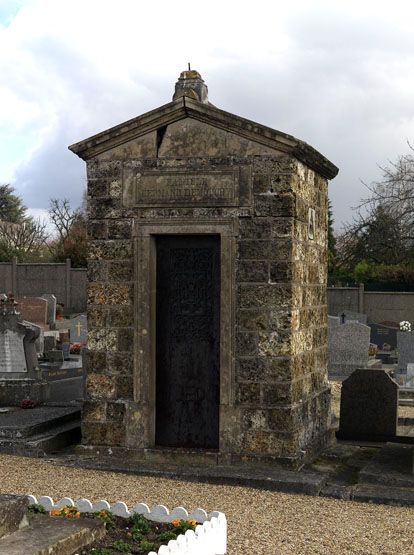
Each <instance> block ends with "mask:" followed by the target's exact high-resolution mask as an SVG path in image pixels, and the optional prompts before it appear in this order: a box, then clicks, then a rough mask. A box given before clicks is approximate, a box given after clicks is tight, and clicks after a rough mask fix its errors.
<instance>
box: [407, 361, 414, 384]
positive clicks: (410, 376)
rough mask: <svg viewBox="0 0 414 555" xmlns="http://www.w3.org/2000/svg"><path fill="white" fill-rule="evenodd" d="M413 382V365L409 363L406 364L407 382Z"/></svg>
mask: <svg viewBox="0 0 414 555" xmlns="http://www.w3.org/2000/svg"><path fill="white" fill-rule="evenodd" d="M412 381H414V363H413V362H409V363H408V364H407V382H412Z"/></svg>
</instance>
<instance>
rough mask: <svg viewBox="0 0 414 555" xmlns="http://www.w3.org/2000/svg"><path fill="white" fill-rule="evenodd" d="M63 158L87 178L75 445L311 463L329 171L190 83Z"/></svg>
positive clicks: (321, 410)
mask: <svg viewBox="0 0 414 555" xmlns="http://www.w3.org/2000/svg"><path fill="white" fill-rule="evenodd" d="M237 94H239V93H238V92H237ZM70 149H71V150H72V151H73V152H75V153H76V154H77V155H78V156H80V157H81V158H82V159H84V160H86V161H87V172H88V214H89V216H88V236H89V239H90V245H89V247H90V248H89V251H90V253H91V257H90V260H89V262H88V276H89V277H88V279H89V284H88V335H89V337H88V348H89V349H90V353H89V356H88V370H87V372H88V376H87V402H86V403H85V407H84V411H83V424H82V431H83V442H84V443H85V444H87V445H92V446H94V445H95V446H96V445H106V446H117V447H119V448H124V449H130V450H134V452H135V453H136V456H137V457H138V456H149V453H150V451H148V450H153V449H158V448H160V449H161V451H160V452H157V453H158V454H157V455H156V456H157V457H158V458H160V457H161V458H164V457H165V458H167V457H168V453H176V452H177V449H179V450H180V451H179V452H180V453H181V455H180V456H182V457H188V460H192V456H193V455H192V449H194V448H196V449H197V455H196V456H197V457H198V460H201V459H203V456H205V457H207V458H206V460H210V461H211V460H215V461H216V462H218V461H221V462H226V463H231V462H237V461H249V460H250V461H257V460H270V461H273V460H278V461H286V462H290V463H293V464H300V461H301V460H302V459H307V458H309V457H311V456H312V453H314V452H316V451H317V450H318V449H320V448H321V447H322V446H323V445H324V444H325V443H326V441H327V438H328V426H329V420H330V391H329V387H328V384H327V367H326V330H327V322H326V312H327V308H326V304H327V303H326V261H327V227H326V222H327V201H328V197H327V180H328V179H332V178H333V177H334V176H335V175H336V173H337V171H338V170H337V168H336V167H335V166H334V165H333V164H331V163H330V162H329V161H328V160H327V159H326V158H324V157H323V156H322V155H321V154H319V153H318V152H317V151H316V150H314V149H313V148H312V147H310V146H308V145H307V144H306V143H304V142H302V141H300V140H298V139H295V138H294V137H292V136H289V135H286V134H285V133H281V132H279V131H275V130H272V129H270V128H268V127H265V126H262V125H259V124H257V123H254V122H252V121H247V120H245V119H243V118H239V117H238V116H235V115H233V114H230V113H228V112H224V111H222V110H220V109H218V108H216V107H214V106H213V105H212V104H210V102H209V101H208V95H207V87H206V85H205V83H204V81H203V80H202V78H201V77H200V75H199V74H198V73H197V72H196V71H185V72H183V73H182V74H181V76H180V78H179V81H178V83H177V86H176V91H175V94H174V97H173V101H172V102H170V103H168V104H166V105H165V106H162V107H160V108H158V109H156V110H153V111H151V112H149V113H147V114H144V115H142V116H139V117H137V118H135V119H133V120H130V121H129V122H126V123H125V124H121V125H119V126H117V127H114V128H112V129H109V130H107V131H104V132H103V133H100V134H98V135H95V136H94V137H92V138H90V139H86V140H85V141H82V142H80V143H78V144H76V145H72V146H71V147H70ZM72 340H73V338H72ZM200 450H201V451H200ZM151 452H153V451H151ZM203 453H204V455H203ZM145 454H146V455H145ZM171 456H172V454H171ZM194 456H195V455H194ZM181 460H183V459H181Z"/></svg>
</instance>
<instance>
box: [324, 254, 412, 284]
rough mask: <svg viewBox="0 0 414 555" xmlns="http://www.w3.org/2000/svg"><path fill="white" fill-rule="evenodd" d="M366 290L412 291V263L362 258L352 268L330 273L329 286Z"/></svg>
mask: <svg viewBox="0 0 414 555" xmlns="http://www.w3.org/2000/svg"><path fill="white" fill-rule="evenodd" d="M359 283H363V284H364V286H365V290H366V291H414V264H413V263H409V264H374V263H370V262H367V261H366V260H362V261H361V262H359V263H358V264H357V265H356V266H355V268H354V270H353V271H352V272H351V271H341V272H340V271H337V272H333V273H332V274H330V276H329V279H328V284H329V285H330V286H337V287H340V286H346V287H357V286H358V284H359Z"/></svg>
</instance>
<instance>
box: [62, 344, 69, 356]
mask: <svg viewBox="0 0 414 555" xmlns="http://www.w3.org/2000/svg"><path fill="white" fill-rule="evenodd" d="M62 353H63V359H64V360H66V359H67V358H70V343H62Z"/></svg>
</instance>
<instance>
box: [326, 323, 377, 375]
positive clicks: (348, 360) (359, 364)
mask: <svg viewBox="0 0 414 555" xmlns="http://www.w3.org/2000/svg"><path fill="white" fill-rule="evenodd" d="M369 344H370V328H369V327H368V326H365V325H364V324H359V323H358V322H355V323H353V322H347V323H345V324H342V325H339V326H334V327H331V328H330V329H329V332H328V372H329V377H331V378H337V379H343V378H346V377H348V376H350V375H351V374H352V372H353V371H354V370H356V369H357V368H364V367H366V366H367V365H368V358H369V355H368V350H369Z"/></svg>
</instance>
